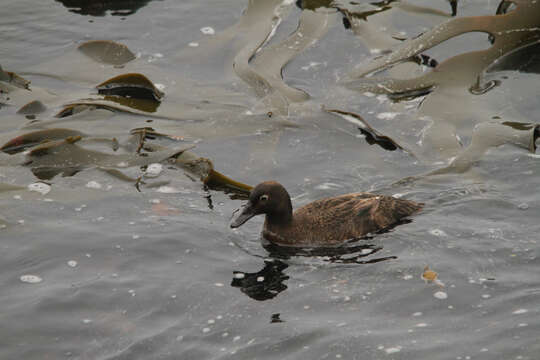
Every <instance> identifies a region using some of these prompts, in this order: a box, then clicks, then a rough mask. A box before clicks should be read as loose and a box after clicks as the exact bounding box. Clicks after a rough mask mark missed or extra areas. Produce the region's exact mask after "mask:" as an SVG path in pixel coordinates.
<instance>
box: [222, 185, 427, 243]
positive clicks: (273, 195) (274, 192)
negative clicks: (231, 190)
mask: <svg viewBox="0 0 540 360" xmlns="http://www.w3.org/2000/svg"><path fill="white" fill-rule="evenodd" d="M421 208H422V204H419V203H415V202H413V201H408V200H401V199H395V198H393V197H391V196H385V195H376V194H370V193H353V194H346V195H341V196H337V197H333V198H326V199H321V200H317V201H314V202H312V203H310V204H307V205H305V206H303V207H301V208H300V209H298V210H296V211H295V212H294V213H293V210H292V204H291V198H290V196H289V193H288V192H287V190H285V188H284V187H283V186H282V185H281V184H279V183H277V182H274V181H266V182H263V183H261V184H259V185H257V186H256V187H255V188H254V189H253V190H252V191H251V193H250V196H249V201H248V203H247V204H246V205H245V206H244V207H243V209H242V211H241V212H240V213H239V214H238V215H237V216H236V217H235V218H234V220H233V221H232V223H231V227H232V228H236V227H239V226H241V225H242V224H243V223H245V222H246V221H247V220H249V219H250V218H252V217H253V216H255V215H259V214H265V215H266V221H265V223H264V228H263V232H262V235H263V237H264V238H265V239H266V240H268V241H270V242H271V243H274V244H277V245H281V246H299V247H302V246H303V247H309V246H333V245H339V244H342V243H344V242H345V241H347V240H351V239H355V238H360V237H362V236H365V235H366V234H368V233H372V232H377V231H380V230H383V229H385V228H388V227H390V226H392V225H395V224H396V223H398V222H399V221H400V220H401V219H403V218H405V217H407V216H409V215H412V214H414V213H416V212H418V211H419V210H420V209H421Z"/></svg>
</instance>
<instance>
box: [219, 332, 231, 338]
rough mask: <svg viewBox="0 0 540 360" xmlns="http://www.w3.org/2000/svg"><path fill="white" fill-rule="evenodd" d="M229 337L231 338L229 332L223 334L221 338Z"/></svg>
mask: <svg viewBox="0 0 540 360" xmlns="http://www.w3.org/2000/svg"><path fill="white" fill-rule="evenodd" d="M227 336H229V333H228V332H224V333H223V334H221V337H224V338H226V337H227Z"/></svg>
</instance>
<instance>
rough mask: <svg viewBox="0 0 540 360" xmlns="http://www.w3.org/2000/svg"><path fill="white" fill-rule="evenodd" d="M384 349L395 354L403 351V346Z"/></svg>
mask: <svg viewBox="0 0 540 360" xmlns="http://www.w3.org/2000/svg"><path fill="white" fill-rule="evenodd" d="M384 351H386V353H387V354H395V353H398V352H400V351H401V346H396V347H391V348H386V350H384Z"/></svg>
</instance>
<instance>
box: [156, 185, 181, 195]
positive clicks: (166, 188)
mask: <svg viewBox="0 0 540 360" xmlns="http://www.w3.org/2000/svg"><path fill="white" fill-rule="evenodd" d="M156 191H157V192H160V193H163V194H178V193H179V192H180V190H178V189H177V188H175V187H172V186H160V187H159V188H158V189H157V190H156Z"/></svg>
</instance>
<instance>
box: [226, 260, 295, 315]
mask: <svg viewBox="0 0 540 360" xmlns="http://www.w3.org/2000/svg"><path fill="white" fill-rule="evenodd" d="M287 267H288V265H287V264H285V263H284V262H282V261H279V260H265V261H264V268H263V269H262V270H260V271H258V272H256V273H245V272H242V271H235V272H234V277H233V279H232V282H231V286H232V287H237V288H240V290H241V291H242V292H243V293H244V294H246V295H247V296H249V297H250V298H252V299H255V300H259V301H264V300H268V299H272V298H274V297H275V296H276V295H277V294H279V293H280V292H282V291H283V290H285V289H287V285H285V284H284V281H285V280H288V279H289V277H288V276H287V275H285V274H284V273H283V270H285V269H286V268H287ZM278 318H279V314H278ZM273 322H276V321H273Z"/></svg>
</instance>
